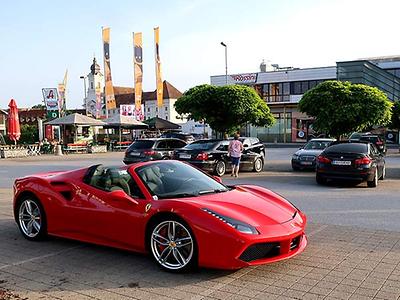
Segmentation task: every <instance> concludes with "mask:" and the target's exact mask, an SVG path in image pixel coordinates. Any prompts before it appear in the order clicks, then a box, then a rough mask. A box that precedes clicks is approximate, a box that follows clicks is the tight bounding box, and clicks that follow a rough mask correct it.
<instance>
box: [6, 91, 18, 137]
mask: <svg viewBox="0 0 400 300" xmlns="http://www.w3.org/2000/svg"><path fill="white" fill-rule="evenodd" d="M8 107H9V108H10V109H9V110H8V120H7V135H8V138H9V139H10V140H12V141H14V143H15V144H17V141H18V140H19V138H20V137H21V129H20V127H19V117H18V108H17V103H15V100H14V99H11V101H10V103H9V104H8Z"/></svg>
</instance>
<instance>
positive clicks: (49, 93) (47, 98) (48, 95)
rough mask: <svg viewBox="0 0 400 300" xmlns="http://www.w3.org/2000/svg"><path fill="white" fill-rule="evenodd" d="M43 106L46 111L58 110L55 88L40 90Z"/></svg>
mask: <svg viewBox="0 0 400 300" xmlns="http://www.w3.org/2000/svg"><path fill="white" fill-rule="evenodd" d="M42 93H43V100H44V104H45V105H46V110H57V111H58V110H59V105H58V104H59V103H58V93H57V89H56V88H44V89H42Z"/></svg>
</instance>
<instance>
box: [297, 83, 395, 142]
mask: <svg viewBox="0 0 400 300" xmlns="http://www.w3.org/2000/svg"><path fill="white" fill-rule="evenodd" d="M391 106H392V103H391V102H390V100H389V99H388V98H387V97H386V95H385V94H384V93H383V92H382V91H381V90H379V89H378V88H374V87H370V86H368V85H363V84H352V83H350V82H342V81H336V80H332V81H325V82H323V83H321V84H319V85H317V86H316V87H315V88H313V89H311V90H309V91H307V92H306V93H305V94H304V95H303V97H302V98H301V100H300V103H299V109H300V111H301V112H303V113H306V114H308V115H309V116H312V117H314V118H315V122H314V124H313V127H314V128H315V129H316V130H317V131H320V132H324V133H327V134H329V135H330V136H334V137H336V138H340V137H341V136H343V135H346V134H350V133H351V132H354V131H363V130H365V129H369V128H371V127H372V126H374V125H379V126H385V125H387V124H388V123H389V122H390V118H391Z"/></svg>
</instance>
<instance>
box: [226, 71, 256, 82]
mask: <svg viewBox="0 0 400 300" xmlns="http://www.w3.org/2000/svg"><path fill="white" fill-rule="evenodd" d="M230 76H231V79H232V80H233V81H234V82H235V83H255V82H256V81H257V73H246V74H237V75H230Z"/></svg>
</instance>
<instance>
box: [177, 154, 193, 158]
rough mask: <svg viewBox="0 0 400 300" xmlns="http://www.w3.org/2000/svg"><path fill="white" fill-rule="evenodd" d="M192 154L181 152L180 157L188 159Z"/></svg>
mask: <svg viewBox="0 0 400 300" xmlns="http://www.w3.org/2000/svg"><path fill="white" fill-rule="evenodd" d="M191 157H192V156H191V155H190V154H179V158H184V159H188V158H191Z"/></svg>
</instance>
